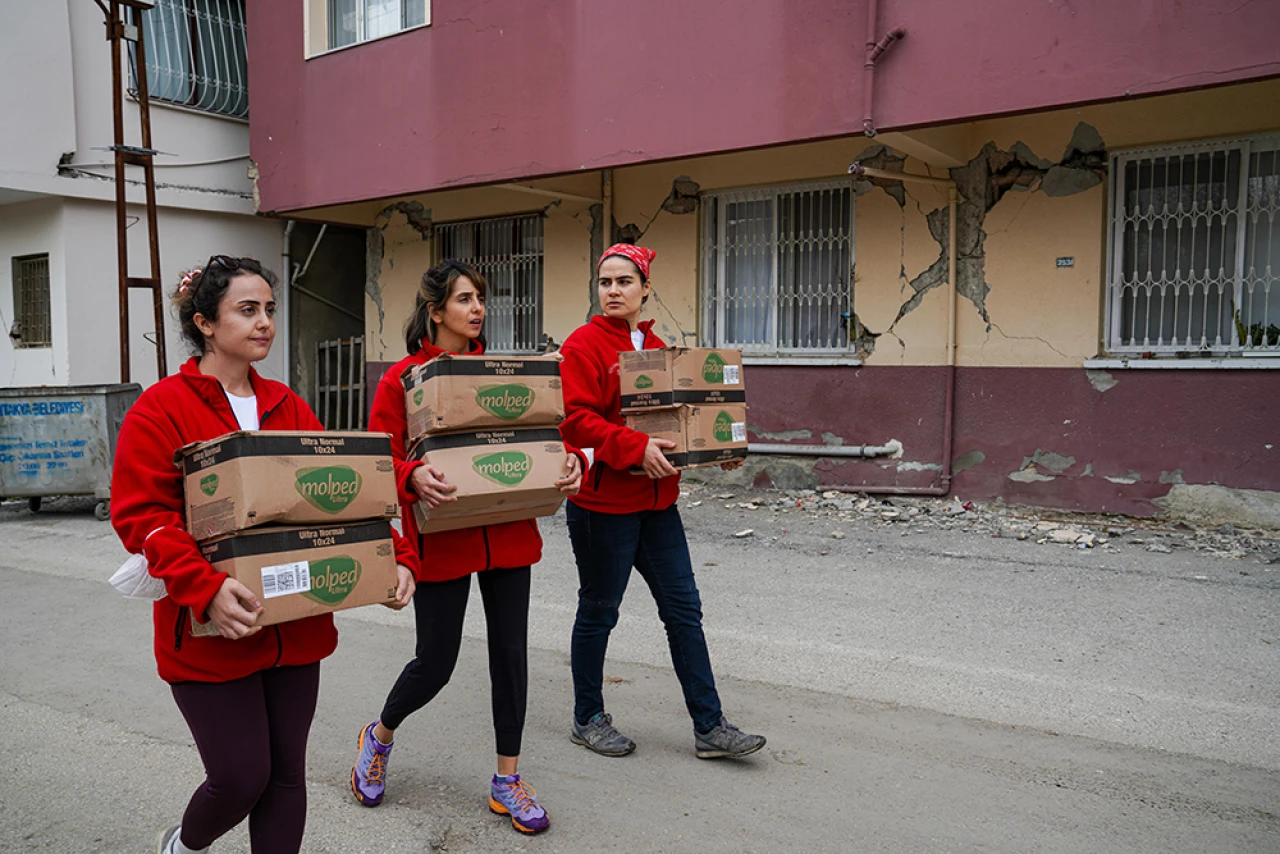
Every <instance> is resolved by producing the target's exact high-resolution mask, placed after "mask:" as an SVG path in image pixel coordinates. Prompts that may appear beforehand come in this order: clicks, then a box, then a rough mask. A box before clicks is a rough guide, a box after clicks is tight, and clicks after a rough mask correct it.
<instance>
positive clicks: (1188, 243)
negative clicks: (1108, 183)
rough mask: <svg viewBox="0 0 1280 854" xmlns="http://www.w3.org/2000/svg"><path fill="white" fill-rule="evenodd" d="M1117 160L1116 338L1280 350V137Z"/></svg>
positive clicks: (1173, 349) (1141, 349) (1217, 350)
mask: <svg viewBox="0 0 1280 854" xmlns="http://www.w3.org/2000/svg"><path fill="white" fill-rule="evenodd" d="M1111 165H1112V171H1111V174H1112V177H1113V189H1112V198H1111V251H1110V259H1109V270H1108V276H1107V279H1108V296H1109V307H1108V317H1107V342H1108V349H1110V350H1111V351H1112V352H1116V353H1151V354H1153V355H1162V354H1163V355H1174V354H1185V353H1196V354H1203V355H1250V356H1262V355H1280V136H1266V137H1249V138H1244V139H1235V140H1226V141H1218V142H1204V143H1188V144H1185V145H1176V146H1167V147H1162V148H1152V149H1145V150H1141V151H1128V152H1122V153H1119V154H1117V155H1115V156H1113V158H1112V164H1111Z"/></svg>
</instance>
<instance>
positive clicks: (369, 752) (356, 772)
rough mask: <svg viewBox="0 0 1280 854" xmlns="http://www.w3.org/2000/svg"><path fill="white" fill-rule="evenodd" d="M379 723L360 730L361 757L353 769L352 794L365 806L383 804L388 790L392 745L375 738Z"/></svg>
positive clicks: (357, 758) (357, 759)
mask: <svg viewBox="0 0 1280 854" xmlns="http://www.w3.org/2000/svg"><path fill="white" fill-rule="evenodd" d="M377 723H378V722H377V721H374V722H373V723H371V724H369V725H368V726H366V727H365V728H364V729H362V730H360V755H359V756H358V757H356V764H355V767H353V768H352V769H351V794H353V795H355V796H356V800H357V801H359V802H360V803H361V804H362V805H363V806H366V807H376V806H377V805H378V804H380V803H382V795H383V793H384V792H386V790H387V760H389V759H390V758H391V747H392V745H390V744H382V743H381V742H380V741H378V740H377V739H376V738H374V737H373V728H374V726H376V725H377Z"/></svg>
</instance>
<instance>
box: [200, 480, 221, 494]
mask: <svg viewBox="0 0 1280 854" xmlns="http://www.w3.org/2000/svg"><path fill="white" fill-rule="evenodd" d="M200 491H201V492H203V493H204V494H205V495H208V496H209V497H210V498H212V497H213V494H214V493H215V492H217V491H218V476H217V475H216V474H211V475H209V476H208V477H202V478H200Z"/></svg>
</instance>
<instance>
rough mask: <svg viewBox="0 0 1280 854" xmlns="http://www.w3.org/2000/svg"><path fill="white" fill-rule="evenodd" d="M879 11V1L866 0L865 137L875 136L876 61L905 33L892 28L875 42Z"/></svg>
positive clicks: (863, 101)
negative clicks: (872, 108)
mask: <svg viewBox="0 0 1280 854" xmlns="http://www.w3.org/2000/svg"><path fill="white" fill-rule="evenodd" d="M879 10H880V2H879V0H868V2H867V58H866V61H865V62H864V63H863V66H862V107H863V111H864V113H865V115H864V116H863V117H862V132H863V133H865V134H866V135H867V136H875V135H876V126H875V123H874V122H873V121H872V120H871V116H872V110H871V106H872V98H873V97H874V94H875V86H874V83H875V79H876V60H877V59H879V58H880V57H881V55H883V54H884V52H885V51H886V50H888V49H889V47H890V46H891V45H892V44H893V43H894V42H896V41H898V40H899V39H901V38H902V37H903V36H905V35H906V34H907V31H906V30H905V29H903V28H902V27H894V28H893V29H892V30H890V31H889V33H888V34H887V35H886V36H885V37H884V38H882V39H880V41H876V17H877V14H876V13H877V12H879Z"/></svg>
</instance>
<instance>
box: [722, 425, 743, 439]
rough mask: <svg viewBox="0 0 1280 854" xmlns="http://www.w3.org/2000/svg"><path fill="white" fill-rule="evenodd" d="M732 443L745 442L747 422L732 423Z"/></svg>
mask: <svg viewBox="0 0 1280 854" xmlns="http://www.w3.org/2000/svg"><path fill="white" fill-rule="evenodd" d="M722 429H723V428H722ZM733 441H735V442H745V441H747V422H745V421H735V422H733Z"/></svg>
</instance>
